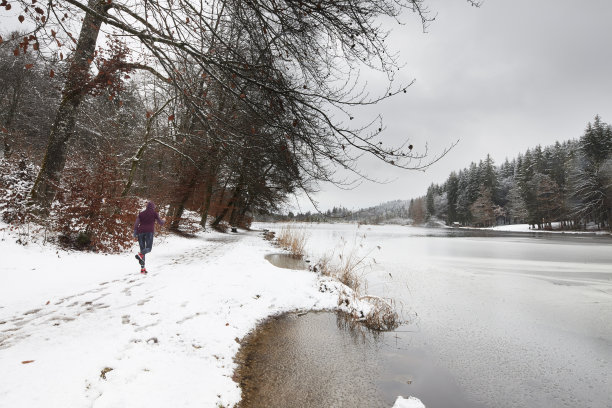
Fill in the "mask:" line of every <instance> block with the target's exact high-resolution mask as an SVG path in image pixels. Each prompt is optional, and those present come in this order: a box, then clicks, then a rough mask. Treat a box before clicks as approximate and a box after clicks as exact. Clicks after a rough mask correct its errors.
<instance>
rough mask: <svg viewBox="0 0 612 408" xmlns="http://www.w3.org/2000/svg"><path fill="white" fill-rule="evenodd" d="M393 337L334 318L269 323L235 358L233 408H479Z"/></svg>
mask: <svg viewBox="0 0 612 408" xmlns="http://www.w3.org/2000/svg"><path fill="white" fill-rule="evenodd" d="M399 335H401V333H395V332H388V333H380V332H371V331H368V330H367V329H365V328H364V327H363V326H362V325H359V324H355V322H354V321H353V320H352V319H350V318H348V317H346V316H345V315H344V314H341V313H333V312H311V313H307V314H296V313H289V314H285V315H281V316H277V317H273V318H270V319H268V320H267V321H266V322H264V323H263V324H261V325H260V326H259V327H258V328H257V329H256V330H255V331H254V332H253V333H251V335H249V336H248V337H247V338H246V339H245V341H243V342H242V347H241V349H240V351H239V353H238V355H237V356H236V361H237V363H238V365H239V368H238V369H237V371H236V375H235V380H236V381H238V382H239V383H240V386H241V388H242V398H243V399H242V401H241V403H240V407H241V408H260V407H268V408H272V407H288V406H291V407H304V408H314V407H317V408H318V407H373V408H376V407H381V408H382V407H385V408H390V407H391V406H393V403H394V401H395V399H396V398H397V396H398V395H402V396H405V397H407V396H409V395H412V396H415V397H417V398H419V399H421V401H423V403H424V404H425V405H426V406H427V407H428V408H436V407H444V408H468V407H469V408H482V406H480V405H478V404H477V403H474V402H473V401H468V399H467V398H466V397H465V396H464V395H463V394H462V392H461V390H460V389H459V387H458V386H457V384H456V382H455V380H454V378H452V376H451V375H450V374H449V372H448V371H446V370H445V369H443V368H442V367H440V366H438V365H436V364H434V363H433V362H432V361H433V360H432V359H430V358H429V356H428V355H427V354H426V353H425V352H424V351H422V350H419V349H416V348H414V349H411V348H409V349H408V350H406V349H405V348H404V349H398V347H397V344H398V343H397V341H396V340H397V339H396V337H397V336H399ZM399 344H401V342H400V343H399Z"/></svg>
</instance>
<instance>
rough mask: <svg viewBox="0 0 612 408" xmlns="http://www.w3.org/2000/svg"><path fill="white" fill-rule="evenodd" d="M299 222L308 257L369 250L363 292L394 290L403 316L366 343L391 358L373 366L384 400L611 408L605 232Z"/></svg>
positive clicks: (609, 266) (611, 254) (611, 295)
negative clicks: (521, 231) (489, 230)
mask: <svg viewBox="0 0 612 408" xmlns="http://www.w3.org/2000/svg"><path fill="white" fill-rule="evenodd" d="M261 227H262V224H258V225H257V226H256V228H261ZM271 227H272V228H273V229H274V228H275V227H274V226H271ZM277 228H278V226H276V229H277ZM305 229H306V231H307V233H308V235H309V241H308V246H309V248H308V252H309V253H310V254H312V255H313V256H312V259H313V260H316V258H317V257H318V256H320V255H322V254H324V253H331V252H332V251H333V252H334V254H335V255H334V256H335V257H337V256H338V253H340V252H341V251H342V247H344V253H345V255H346V254H347V253H348V252H349V251H350V249H349V248H350V247H356V248H357V250H358V251H359V252H360V253H361V254H369V257H370V258H371V262H370V266H369V267H367V268H365V269H364V270H363V274H364V275H365V277H366V279H367V281H368V292H369V293H372V294H376V295H380V296H385V297H391V298H393V299H395V300H396V301H397V302H398V303H399V304H400V305H401V307H402V310H403V312H404V314H405V316H407V317H408V318H409V320H410V322H409V323H408V324H406V325H403V326H401V327H400V328H398V330H397V331H396V332H393V333H386V334H384V336H382V338H381V339H379V340H377V341H376V342H374V343H376V344H375V345H373V346H372V348H373V349H375V352H376V353H377V356H378V360H379V363H382V365H383V366H386V368H384V367H383V369H380V368H377V370H376V372H377V375H378V379H377V384H378V391H377V392H380V393H382V394H383V395H384V399H386V400H393V399H394V397H395V396H397V395H414V396H416V397H418V398H420V399H421V400H422V401H423V402H424V403H425V405H426V406H427V407H428V408H435V407H438V406H439V407H443V408H444V407H449V406H457V407H466V408H467V407H472V406H483V407H491V408H493V407H563V406H567V407H603V408H612V392H611V391H610V390H611V389H612V239H611V238H610V237H609V236H591V235H568V234H563V235H561V234H545V233H542V234H535V233H534V234H517V233H514V234H512V233H485V232H480V231H479V232H469V231H463V230H461V231H458V230H452V229H448V230H445V229H436V230H432V229H422V228H412V227H400V226H361V227H357V226H356V225H351V224H311V225H307V226H305ZM342 242H344V243H342ZM378 247H380V248H378ZM359 347H363V346H359ZM415 356H419V358H418V359H415ZM411 361H414V365H413V366H411ZM379 365H380V364H379ZM432 373H435V375H433V374H432ZM441 373H442V374H443V375H444V377H445V379H444V382H443V383H440V384H439V385H440V386H439V387H438V386H436V385H438V381H436V377H440V375H441ZM450 382H452V384H451V385H452V387H449V384H450ZM432 385H433V386H432ZM450 390H452V391H450ZM449 391H450V395H449ZM452 393H454V394H456V398H455V399H456V403H455V404H453V403H451V402H449V401H452V400H453V396H452ZM459 394H460V395H459ZM449 404H450V405H449Z"/></svg>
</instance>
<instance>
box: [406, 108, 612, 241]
mask: <svg viewBox="0 0 612 408" xmlns="http://www.w3.org/2000/svg"><path fill="white" fill-rule="evenodd" d="M409 215H410V217H411V218H412V219H413V220H414V222H415V223H422V222H424V221H426V220H427V219H430V218H432V217H436V218H438V219H440V220H444V221H445V222H446V223H447V224H448V225H457V223H458V224H461V225H466V226H479V227H487V226H492V225H496V224H497V225H499V224H516V223H529V224H530V225H532V226H533V227H534V228H535V227H537V228H538V229H546V228H552V223H553V222H559V223H560V224H559V225H560V227H561V228H564V229H583V228H586V227H587V225H589V224H592V225H593V224H594V226H596V227H598V228H602V229H603V228H610V226H611V224H612V128H611V127H610V125H608V124H606V123H604V122H602V120H601V118H600V117H599V116H596V117H595V119H594V121H593V123H589V124H588V125H587V127H586V129H585V132H584V135H583V136H582V137H580V139H579V140H577V141H576V140H571V141H567V142H564V143H559V142H557V143H555V144H554V145H553V146H546V147H544V148H542V147H541V146H536V147H535V148H534V149H529V150H527V151H526V152H525V153H524V154H522V155H521V154H519V156H518V157H516V158H514V159H512V160H508V159H506V160H505V162H504V163H502V164H501V165H500V166H496V165H495V164H494V163H493V160H492V159H491V157H490V156H489V155H487V157H486V159H484V160H481V161H480V162H479V163H478V164H476V163H471V164H470V166H469V167H468V168H465V169H463V170H460V171H459V172H452V173H451V174H450V175H449V177H448V179H447V180H446V181H445V182H444V183H443V184H432V185H431V186H430V187H429V188H428V189H427V194H426V195H425V196H424V197H420V198H417V199H413V200H411V201H410V209H409Z"/></svg>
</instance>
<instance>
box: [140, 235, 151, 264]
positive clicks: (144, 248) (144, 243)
mask: <svg viewBox="0 0 612 408" xmlns="http://www.w3.org/2000/svg"><path fill="white" fill-rule="evenodd" d="M138 244H139V245H140V253H141V254H142V260H143V261H144V257H145V254H148V253H149V252H151V249H153V233H152V232H143V233H140V234H138Z"/></svg>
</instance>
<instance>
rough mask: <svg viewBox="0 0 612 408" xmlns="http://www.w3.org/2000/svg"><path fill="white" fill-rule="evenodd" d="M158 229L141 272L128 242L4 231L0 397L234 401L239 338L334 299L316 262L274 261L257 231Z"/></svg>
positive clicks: (83, 401) (95, 402) (57, 402)
mask: <svg viewBox="0 0 612 408" xmlns="http://www.w3.org/2000/svg"><path fill="white" fill-rule="evenodd" d="M163 241H164V242H162V241H161V240H159V239H156V242H155V244H154V248H153V252H152V253H151V255H149V256H147V268H148V269H149V271H150V272H149V274H148V275H146V276H143V275H140V274H139V273H138V270H139V266H138V263H137V262H136V260H135V259H134V257H133V253H128V254H122V255H106V256H105V255H101V254H91V253H76V252H66V251H61V250H60V251H58V250H56V249H54V248H52V247H50V246H39V245H36V244H30V245H28V246H25V247H24V246H21V245H19V244H16V243H15V242H14V239H12V237H11V236H9V235H4V240H2V241H0V253H1V254H2V262H1V263H2V267H1V268H0V280H1V281H2V285H0V367H2V370H0V401H1V402H2V404H0V405H2V406H7V407H9V406H10V407H30V406H47V407H92V406H93V407H96V408H98V407H119V406H129V407H149V408H150V407H168V406H172V407H192V406H193V407H196V406H197V407H202V406H205V407H211V406H220V405H223V406H231V405H233V404H235V403H237V402H238V401H239V400H240V389H239V387H238V385H237V384H236V383H235V382H234V381H233V380H232V374H233V371H234V368H235V363H234V362H233V356H234V355H235V354H236V352H237V350H238V348H239V343H238V340H239V339H241V338H242V337H243V336H245V335H246V334H247V333H248V332H249V331H250V330H251V329H253V328H254V327H255V325H256V324H257V322H258V321H259V320H261V319H263V318H265V317H267V316H270V315H272V314H275V313H280V312H284V311H289V310H295V309H327V308H334V307H336V305H337V299H338V297H337V296H338V294H337V293H334V292H333V291H331V292H325V293H324V292H321V291H320V283H321V281H320V278H318V277H317V275H316V274H313V273H311V272H307V271H294V270H286V269H280V268H276V267H274V266H272V265H271V264H269V263H268V262H267V261H266V260H265V259H264V255H266V254H268V253H273V252H278V250H277V249H275V248H273V247H272V246H270V245H269V244H268V243H266V242H264V241H263V240H262V239H261V238H260V237H259V236H258V235H257V234H256V233H240V234H234V235H222V234H217V233H206V234H201V235H199V236H197V238H193V239H185V238H179V237H175V236H170V237H167V238H165V239H163ZM328 286H331V285H328Z"/></svg>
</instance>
